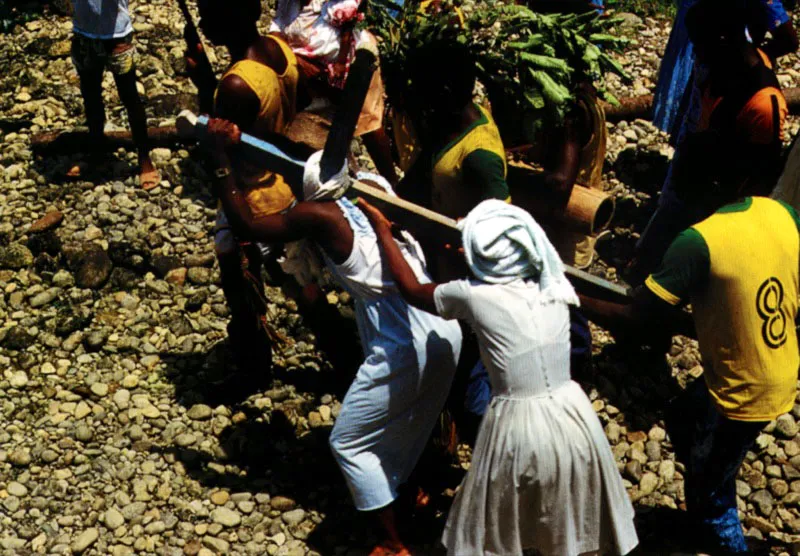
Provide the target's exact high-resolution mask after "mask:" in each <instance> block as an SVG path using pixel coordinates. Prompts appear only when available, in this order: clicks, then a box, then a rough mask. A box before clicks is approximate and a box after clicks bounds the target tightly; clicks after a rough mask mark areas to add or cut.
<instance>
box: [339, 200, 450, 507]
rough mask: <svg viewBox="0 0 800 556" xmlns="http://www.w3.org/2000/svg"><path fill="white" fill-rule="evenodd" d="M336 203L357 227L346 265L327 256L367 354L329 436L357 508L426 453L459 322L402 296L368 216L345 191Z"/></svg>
mask: <svg viewBox="0 0 800 556" xmlns="http://www.w3.org/2000/svg"><path fill="white" fill-rule="evenodd" d="M336 203H337V205H338V206H339V208H340V209H341V210H342V213H343V214H344V216H345V218H347V220H348V222H349V223H350V227H351V228H352V230H353V235H354V239H353V251H352V252H351V253H350V256H349V257H348V258H347V260H346V261H345V262H344V263H342V264H340V265H337V264H334V263H333V262H332V261H331V260H330V259H327V258H326V262H327V264H328V267H329V268H330V270H331V272H332V273H333V275H334V278H336V280H337V282H339V284H341V286H342V287H343V288H345V289H346V290H347V291H348V292H350V294H351V295H352V296H353V299H354V300H355V308H356V322H357V324H358V331H359V335H360V337H361V345H362V346H363V348H364V357H365V359H364V363H363V364H362V365H361V367H359V369H358V373H357V374H356V378H355V380H354V381H353V384H352V385H351V386H350V389H349V390H348V391H347V395H346V396H345V398H344V401H343V403H342V411H341V412H340V413H339V417H338V418H337V419H336V425H335V426H334V428H333V432H332V433H331V438H330V444H331V448H332V450H333V454H334V456H335V457H336V460H337V462H338V464H339V466H340V467H341V469H342V472H343V473H344V476H345V480H346V481H347V485H348V486H349V487H350V492H351V494H352V495H353V500H354V502H355V506H356V508H357V509H359V510H362V511H369V510H375V509H378V508H382V507H384V506H386V505H388V504H390V503H391V502H392V501H393V500H394V499H395V498H396V497H397V487H398V486H399V485H401V484H403V483H404V482H405V481H406V480H407V479H408V476H409V475H410V473H411V471H413V469H414V466H415V465H416V463H417V460H418V459H419V457H420V455H421V454H422V450H423V448H424V447H425V444H426V443H427V441H428V438H429V437H430V434H431V431H432V430H433V427H434V425H435V424H436V421H437V419H438V417H439V414H440V413H441V411H442V407H443V406H444V403H445V400H446V398H447V394H448V392H449V390H450V384H451V382H452V380H453V375H454V373H455V369H456V362H457V361H458V356H459V353H460V351H461V329H460V328H459V326H458V324H457V323H455V322H448V321H446V320H444V319H442V318H441V317H438V316H436V315H432V314H430V313H426V312H425V311H420V310H418V309H415V308H413V307H411V306H409V305H408V303H406V302H405V301H404V300H403V298H402V297H401V296H400V293H399V292H398V291H397V288H396V286H395V284H394V282H393V281H392V277H391V273H390V272H389V269H388V268H387V267H386V266H385V265H384V264H383V258H382V256H381V251H380V246H379V245H378V242H377V238H376V236H375V232H374V231H373V229H372V226H371V225H370V223H369V221H368V220H367V219H366V217H365V216H364V214H363V213H362V212H361V210H360V209H358V208H357V207H355V206H354V205H353V204H352V203H350V201H348V200H347V199H340V200H339V201H337V202H336ZM409 239H410V236H409ZM400 248H401V250H402V251H403V254H404V256H405V258H406V260H407V261H408V262H409V264H411V266H412V268H414V271H415V273H416V274H417V277H418V278H419V279H420V280H421V281H424V282H429V281H430V279H429V278H428V276H427V274H425V270H424V263H425V261H424V258H423V257H422V255H421V251H420V250H419V246H418V245H417V244H416V242H414V241H413V240H411V241H409V242H408V243H400Z"/></svg>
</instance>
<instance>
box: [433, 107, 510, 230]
mask: <svg viewBox="0 0 800 556" xmlns="http://www.w3.org/2000/svg"><path fill="white" fill-rule="evenodd" d="M478 110H480V112H481V118H480V119H478V120H477V121H476V122H475V123H473V124H472V125H471V126H470V127H469V128H468V129H467V130H466V131H465V132H464V133H462V134H461V135H460V136H459V137H456V138H455V139H454V140H453V141H451V142H450V144H448V145H447V146H445V148H444V149H442V150H441V151H440V152H439V154H438V155H437V156H436V158H435V159H434V161H433V175H432V179H431V182H432V188H431V207H432V208H433V210H435V211H437V212H440V213H442V214H444V215H446V216H450V217H451V218H458V217H461V216H466V215H467V213H468V212H469V211H470V210H472V209H473V208H474V207H475V206H476V205H477V204H478V203H480V202H481V201H482V199H480V198H477V197H476V196H474V195H470V192H469V191H467V190H466V188H465V187H464V176H463V172H462V164H463V162H464V159H465V158H466V157H467V156H468V155H469V154H470V153H472V152H474V151H477V150H485V151H489V152H491V153H493V154H496V155H497V156H499V157H500V159H501V160H502V161H503V171H504V173H505V172H506V171H507V169H508V167H507V165H506V151H505V148H503V141H502V140H501V139H500V131H499V130H498V129H497V126H496V125H495V123H494V120H492V117H491V116H490V115H489V112H488V111H487V110H485V109H484V108H483V107H480V106H479V107H478Z"/></svg>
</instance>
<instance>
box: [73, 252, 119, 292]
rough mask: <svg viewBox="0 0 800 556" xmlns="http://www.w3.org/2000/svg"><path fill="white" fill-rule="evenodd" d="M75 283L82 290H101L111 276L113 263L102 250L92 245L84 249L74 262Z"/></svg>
mask: <svg viewBox="0 0 800 556" xmlns="http://www.w3.org/2000/svg"><path fill="white" fill-rule="evenodd" d="M74 266H75V268H76V269H77V270H76V271H75V283H76V284H77V285H78V286H79V287H81V288H88V289H93V290H96V289H99V288H101V287H103V285H105V283H106V282H107V281H108V278H109V276H111V269H112V268H113V263H112V262H111V259H110V258H109V256H108V253H106V252H105V251H103V249H102V248H100V247H98V246H96V245H91V246H88V247H86V248H84V249H83V250H82V251H81V252H80V253H79V254H78V255H77V256H76V259H75V262H74Z"/></svg>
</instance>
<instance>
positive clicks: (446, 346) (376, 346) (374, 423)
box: [208, 119, 461, 556]
mask: <svg viewBox="0 0 800 556" xmlns="http://www.w3.org/2000/svg"><path fill="white" fill-rule="evenodd" d="M208 134H209V136H211V137H212V138H213V139H214V140H216V141H220V142H222V143H223V144H224V143H225V142H226V141H232V140H233V139H231V137H236V136H237V133H236V132H235V131H234V130H233V124H230V123H229V122H225V121H224V120H213V119H212V120H211V121H210V122H209V126H208ZM321 154H322V153H321V151H319V152H317V153H315V155H312V157H311V158H310V159H309V161H308V162H307V163H306V176H305V177H304V184H303V196H304V199H305V201H303V202H300V203H298V204H296V205H295V206H294V207H293V208H292V209H290V210H289V211H287V212H286V213H283V214H274V215H270V216H263V217H258V218H254V217H253V215H252V212H251V211H250V208H249V206H248V205H247V203H246V202H244V200H243V198H242V195H241V193H240V191H239V190H238V189H237V183H236V181H235V180H233V179H230V178H229V177H223V178H221V180H220V182H219V183H218V184H217V193H218V195H219V197H220V199H221V201H222V205H223V207H224V210H225V214H226V215H228V219H229V221H230V223H231V226H232V227H233V229H234V231H235V232H236V235H237V237H239V238H241V239H246V240H250V241H264V242H276V241H278V242H280V241H295V240H298V239H302V238H308V239H310V240H312V241H313V242H314V243H315V244H316V245H317V246H318V247H319V248H320V250H321V251H322V255H323V258H324V260H325V262H326V265H327V267H328V268H329V269H330V270H331V272H332V274H333V276H334V277H335V278H336V280H337V282H338V283H339V285H341V286H342V287H343V288H345V289H346V290H347V291H348V292H349V293H350V294H351V295H352V296H353V299H354V301H355V308H356V322H357V325H358V331H359V336H360V339H361V345H362V347H363V350H364V362H363V363H362V365H361V366H360V367H359V369H358V372H357V374H356V377H355V380H354V381H353V383H352V385H351V386H350V389H349V390H348V391H347V394H346V395H345V398H344V400H343V402H342V410H341V412H340V413H339V416H338V417H337V419H336V425H335V426H334V427H333V431H332V433H331V437H330V445H331V449H332V450H333V454H334V457H335V458H336V461H337V462H338V464H339V467H340V468H341V470H342V473H343V474H344V477H345V480H346V482H347V485H348V487H349V488H350V492H351V494H352V496H353V501H354V503H355V506H356V509H358V510H360V511H363V512H372V511H375V513H376V514H377V517H378V519H379V521H380V522H381V524H382V526H383V527H384V529H385V533H386V539H385V540H384V541H383V542H381V543H380V544H379V545H378V546H376V547H375V549H374V550H373V551H372V553H371V554H372V556H389V555H396V556H409V554H410V553H409V552H408V549H407V548H406V547H405V545H404V543H403V541H402V540H401V538H400V535H399V532H398V530H397V526H396V523H395V517H394V511H393V508H392V503H393V502H394V501H395V499H396V498H397V496H398V487H399V486H401V485H402V484H404V483H405V482H406V481H407V480H408V478H409V476H410V474H411V472H412V471H413V469H414V467H415V465H416V464H417V461H418V460H419V458H420V455H421V454H422V451H423V448H424V447H425V445H426V443H427V441H428V438H429V437H430V435H431V432H432V431H433V427H434V425H435V424H436V421H437V419H438V417H439V414H440V413H441V411H442V408H443V407H444V403H445V400H446V398H447V394H448V392H449V390H450V384H451V382H452V380H453V375H454V374H455V369H456V362H457V361H458V357H459V354H460V351H461V329H460V328H459V326H458V324H457V323H454V322H448V321H446V320H445V319H443V318H440V317H438V316H435V315H431V314H429V313H426V312H425V311H421V310H419V309H416V308H414V307H411V306H409V304H408V303H406V301H405V300H404V299H403V298H402V296H401V295H400V293H399V292H398V290H397V287H396V286H395V284H394V282H393V280H392V277H391V274H390V273H389V271H388V269H387V268H386V265H385V261H384V260H383V257H382V255H381V250H380V248H379V247H378V240H377V237H376V235H375V232H374V231H373V229H372V226H370V224H369V222H368V221H367V219H366V217H365V216H364V214H363V213H362V212H361V210H360V209H359V208H357V207H356V206H354V205H353V204H352V203H351V202H350V201H348V200H347V199H344V198H339V197H341V195H342V194H343V193H344V191H345V190H346V189H347V187H348V186H349V183H350V181H349V178H348V177H347V171H346V167H345V168H343V169H342V171H341V172H340V173H339V174H338V175H337V176H335V177H333V178H332V179H331V180H329V181H328V182H325V183H324V184H323V183H320V181H319V160H320V155H321ZM218 156H219V155H218ZM374 179H375V181H376V182H377V181H378V180H382V178H380V177H379V176H374ZM382 186H383V187H384V188H386V189H387V191H388V192H391V188H390V187H389V185H388V183H386V182H385V180H383V181H382ZM314 201H318V202H314ZM396 245H397V248H398V250H399V252H400V253H401V255H400V256H401V257H403V260H404V261H406V264H408V265H409V268H413V270H412V272H413V273H414V276H415V277H416V278H417V279H418V280H420V281H422V282H428V281H430V279H429V278H428V275H427V273H426V270H425V259H424V257H423V256H422V251H421V249H420V247H419V245H418V244H417V242H416V241H415V240H414V238H412V237H411V236H410V235H408V234H405V235H404V236H403V237H402V238H401V240H399V241H398V243H397V244H396Z"/></svg>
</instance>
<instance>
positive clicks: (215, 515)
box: [211, 507, 242, 527]
mask: <svg viewBox="0 0 800 556" xmlns="http://www.w3.org/2000/svg"><path fill="white" fill-rule="evenodd" d="M211 519H212V520H213V521H214V523H219V524H220V525H224V526H225V527H236V526H237V525H239V524H240V523H241V522H242V516H241V515H239V512H235V511H233V510H229V509H228V508H225V507H219V508H216V509H215V510H212V511H211Z"/></svg>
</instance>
